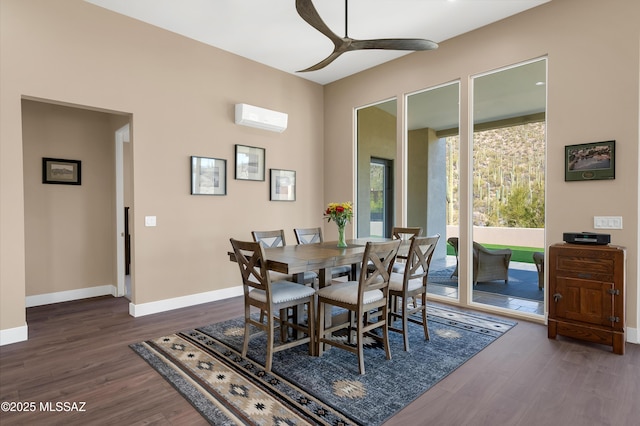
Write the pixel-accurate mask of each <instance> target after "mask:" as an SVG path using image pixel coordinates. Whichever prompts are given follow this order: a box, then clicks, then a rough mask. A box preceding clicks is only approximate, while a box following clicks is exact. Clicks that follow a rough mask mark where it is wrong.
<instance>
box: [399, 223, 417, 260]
mask: <svg viewBox="0 0 640 426" xmlns="http://www.w3.org/2000/svg"><path fill="white" fill-rule="evenodd" d="M421 234H422V228H420V227H414V228H403V227H400V226H394V227H393V229H392V230H391V238H394V239H396V240H400V241H403V242H406V241H408V240H410V239H411V238H413V237H418V236H420V235H421ZM398 258H400V259H406V258H407V255H406V254H405V252H404V250H401V253H399V254H398Z"/></svg>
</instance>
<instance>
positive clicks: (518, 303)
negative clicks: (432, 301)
mask: <svg viewBox="0 0 640 426" xmlns="http://www.w3.org/2000/svg"><path fill="white" fill-rule="evenodd" d="M455 264H456V258H455V256H447V258H446V260H435V259H434V260H433V261H432V262H431V265H430V267H429V270H430V271H433V270H438V269H444V268H446V267H449V266H451V265H455ZM509 269H521V270H528V271H535V270H536V266H535V265H534V264H533V263H523V262H511V263H510V264H509ZM532 284H535V285H536V286H537V285H538V282H537V280H536V282H535V283H532ZM428 293H429V294H434V295H438V296H444V297H449V298H453V299H457V298H458V288H457V287H451V286H446V285H440V284H436V283H431V282H430V283H429V286H428ZM473 301H474V302H476V303H482V304H485V305H490V306H496V307H500V308H506V309H510V310H514V311H521V312H527V313H532V314H538V315H544V301H536V300H530V299H522V298H518V297H514V296H504V295H501V294H495V293H489V292H484V291H481V290H474V292H473Z"/></svg>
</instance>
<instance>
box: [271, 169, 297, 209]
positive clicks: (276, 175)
mask: <svg viewBox="0 0 640 426" xmlns="http://www.w3.org/2000/svg"><path fill="white" fill-rule="evenodd" d="M269 171H270V181H271V192H270V196H269V200H271V201H295V200H296V172H295V171H294V170H280V169H270V170H269Z"/></svg>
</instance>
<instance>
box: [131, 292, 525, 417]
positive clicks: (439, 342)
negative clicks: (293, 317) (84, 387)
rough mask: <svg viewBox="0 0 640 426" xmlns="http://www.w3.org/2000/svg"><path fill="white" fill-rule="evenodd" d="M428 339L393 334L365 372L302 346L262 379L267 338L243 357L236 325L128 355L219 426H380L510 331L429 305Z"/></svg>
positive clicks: (277, 358)
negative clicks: (144, 363) (138, 358)
mask: <svg viewBox="0 0 640 426" xmlns="http://www.w3.org/2000/svg"><path fill="white" fill-rule="evenodd" d="M428 318H429V334H430V340H429V341H425V340H424V336H423V335H422V328H421V327H419V326H416V325H410V326H409V328H410V341H409V343H410V351H408V352H405V351H404V350H403V344H402V336H401V335H400V334H398V333H392V332H390V336H389V337H390V340H391V342H390V347H391V354H392V359H391V360H386V358H385V356H384V350H382V349H381V348H379V347H378V345H377V344H375V343H373V341H372V343H371V344H370V345H367V348H366V349H365V354H364V356H365V368H366V374H365V375H360V374H359V373H358V362H357V357H356V356H355V354H352V353H349V352H347V351H344V350H339V349H336V348H330V349H329V350H328V351H327V352H325V353H324V354H323V355H322V356H321V357H311V356H309V355H308V352H307V347H306V345H303V346H298V347H295V348H292V349H289V350H285V351H281V352H278V353H276V354H274V358H273V372H272V373H265V371H264V369H263V367H262V365H264V355H265V350H264V348H265V341H264V336H256V337H253V338H252V339H251V340H250V345H249V353H248V356H247V358H243V357H241V356H240V353H239V352H240V350H241V347H242V342H243V324H244V320H243V319H242V318H236V319H232V320H229V321H225V322H222V323H218V324H212V325H207V326H204V327H200V328H197V329H193V330H186V331H183V332H179V333H174V334H169V335H166V336H162V337H159V338H156V339H152V340H148V341H145V342H141V343H136V344H133V345H131V348H132V349H133V350H134V351H135V352H137V353H138V354H139V355H140V356H141V357H143V358H144V359H145V360H146V361H147V362H148V363H149V364H150V365H151V366H152V367H153V368H155V369H156V370H157V371H158V372H159V373H160V374H161V375H162V376H163V377H164V378H165V379H166V380H167V381H169V382H170V383H171V384H172V385H173V386H174V387H175V388H176V389H177V390H178V391H179V392H180V393H181V394H182V395H183V396H184V397H185V398H186V399H187V400H188V401H189V402H190V403H191V404H192V405H193V406H194V407H195V408H196V409H197V410H198V411H199V412H200V413H201V414H202V415H203V417H204V418H206V419H207V420H208V421H209V422H210V423H211V424H215V425H235V424H249V425H297V424H317V425H352V424H353V425H380V424H382V423H384V422H385V421H386V420H387V419H389V417H391V416H393V415H394V414H395V413H397V412H398V411H399V410H401V409H402V408H403V407H405V406H406V405H407V404H409V403H410V402H412V401H413V400H414V399H416V398H417V397H419V396H420V395H421V394H422V393H424V392H426V391H427V390H428V389H429V388H430V387H431V386H433V385H434V384H436V383H437V382H438V381H440V380H441V379H443V378H444V377H446V376H447V375H448V374H450V373H451V372H452V371H454V370H455V369H456V368H458V367H459V366H460V365H462V364H463V363H464V362H465V361H467V360H469V359H470V358H471V357H473V356H474V355H475V354H477V353H478V352H480V351H481V350H482V349H484V348H485V347H486V346H487V345H489V344H490V343H491V342H493V341H494V340H495V339H497V338H498V337H500V336H502V335H503V334H504V333H505V332H507V331H508V330H509V329H510V328H511V327H513V326H514V325H515V324H516V323H515V322H512V321H506V320H503V319H498V318H493V317H489V316H486V315H484V314H479V313H475V312H469V311H463V310H459V309H456V308H452V307H444V306H440V305H431V304H430V305H429V306H428Z"/></svg>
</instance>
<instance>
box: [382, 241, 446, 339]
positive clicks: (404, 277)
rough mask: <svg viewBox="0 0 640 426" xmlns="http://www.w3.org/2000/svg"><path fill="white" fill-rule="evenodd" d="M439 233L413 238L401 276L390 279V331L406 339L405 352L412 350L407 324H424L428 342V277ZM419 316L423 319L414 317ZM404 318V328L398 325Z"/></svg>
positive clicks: (396, 274) (395, 274)
mask: <svg viewBox="0 0 640 426" xmlns="http://www.w3.org/2000/svg"><path fill="white" fill-rule="evenodd" d="M438 240H440V234H435V235H433V236H429V237H413V238H411V245H410V247H409V252H408V254H407V262H406V265H405V268H404V271H403V273H402V274H400V273H392V274H391V278H390V279H389V330H390V331H394V332H398V333H401V334H402V335H403V337H404V350H405V351H408V350H409V329H408V323H410V322H411V323H413V324H419V325H422V328H423V329H424V339H425V340H429V329H428V326H427V276H428V274H429V265H430V264H431V258H432V257H433V252H434V250H435V248H436V245H437V244H438ZM418 313H420V317H416V316H415V315H416V314H418ZM398 319H401V320H402V322H401V324H402V325H401V326H400V327H399V328H398V327H395V322H396V321H397V320H398Z"/></svg>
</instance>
